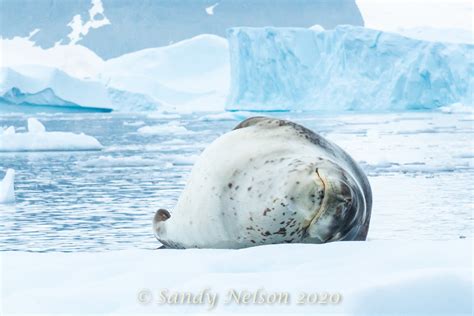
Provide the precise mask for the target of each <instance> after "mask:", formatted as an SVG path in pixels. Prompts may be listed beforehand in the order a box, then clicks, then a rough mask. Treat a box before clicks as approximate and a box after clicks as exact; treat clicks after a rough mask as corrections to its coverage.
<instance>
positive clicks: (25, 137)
mask: <svg viewBox="0 0 474 316" xmlns="http://www.w3.org/2000/svg"><path fill="white" fill-rule="evenodd" d="M101 149H102V145H101V144H100V142H99V141H98V140H97V139H95V138H94V137H92V136H89V135H85V134H84V133H81V134H75V133H70V132H47V131H46V128H45V127H44V125H43V124H42V123H41V122H40V121H38V120H37V119H35V118H29V119H28V131H27V132H25V133H16V132H15V129H14V128H13V127H9V128H7V129H6V130H5V131H3V132H0V152H2V151H3V152H6V151H10V152H11V151H75V150H101Z"/></svg>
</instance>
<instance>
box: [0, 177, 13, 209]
mask: <svg viewBox="0 0 474 316" xmlns="http://www.w3.org/2000/svg"><path fill="white" fill-rule="evenodd" d="M9 203H15V170H13V169H7V172H6V173H5V177H4V178H3V180H1V181H0V204H9Z"/></svg>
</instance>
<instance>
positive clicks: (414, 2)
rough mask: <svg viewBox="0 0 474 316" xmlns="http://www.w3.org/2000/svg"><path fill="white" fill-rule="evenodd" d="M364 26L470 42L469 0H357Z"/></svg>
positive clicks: (406, 34)
mask: <svg viewBox="0 0 474 316" xmlns="http://www.w3.org/2000/svg"><path fill="white" fill-rule="evenodd" d="M356 2H357V6H358V7H359V10H360V11H361V14H362V17H363V19H364V25H365V27H367V28H371V29H377V30H382V31H389V32H395V33H400V34H402V35H405V36H409V37H413V38H417V39H422V40H430V41H442V42H455V43H473V41H474V38H473V31H472V16H473V7H472V1H470V0H450V1H443V0H434V1H432V0H384V1H379V0H356Z"/></svg>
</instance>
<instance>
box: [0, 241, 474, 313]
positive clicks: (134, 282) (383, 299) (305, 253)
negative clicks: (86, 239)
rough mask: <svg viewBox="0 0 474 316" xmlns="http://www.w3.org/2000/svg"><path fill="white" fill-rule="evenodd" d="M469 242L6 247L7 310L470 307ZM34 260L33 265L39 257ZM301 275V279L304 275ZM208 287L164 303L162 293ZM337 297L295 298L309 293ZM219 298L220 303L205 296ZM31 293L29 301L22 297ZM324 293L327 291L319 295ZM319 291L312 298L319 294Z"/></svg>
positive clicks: (269, 310)
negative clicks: (277, 296)
mask: <svg viewBox="0 0 474 316" xmlns="http://www.w3.org/2000/svg"><path fill="white" fill-rule="evenodd" d="M471 247H472V240H470V239H466V240H452V241H438V242H435V241H368V242H336V243H330V244H324V245H311V244H281V245H269V246H259V247H253V248H247V249H242V250H210V249H209V250H206V249H201V250H198V249H190V250H126V251H109V252H100V253H97V252H95V253H87V252H72V253H56V252H50V253H28V252H2V270H3V271H4V272H5V273H4V274H3V281H2V286H3V290H2V301H3V313H5V314H8V313H13V312H15V313H20V314H23V313H35V312H37V311H38V310H41V312H42V313H45V314H53V313H70V312H72V311H77V310H80V311H81V313H86V314H92V313H94V314H95V313H100V314H105V313H109V314H117V313H127V314H135V315H136V314H142V313H146V314H156V313H171V312H174V313H177V312H179V313H184V312H187V313H207V312H209V311H210V310H211V311H212V312H213V313H218V314H223V313H237V314H244V313H256V314H267V313H268V314H274V313H275V312H277V311H278V312H281V313H294V314H296V313H297V314H299V313H305V314H321V313H324V314H334V313H337V314H338V315H385V314H387V313H391V314H394V315H395V314H396V315H402V314H403V315H406V314H412V315H430V314H445V315H447V314H450V315H455V314H466V315H469V314H470V313H471V311H472V281H473V280H472V257H471V255H472V248H471ZM31 262H34V263H35V264H34V265H32V264H31ZM303 276H304V277H303ZM165 289H166V290H167V291H168V292H164V293H167V297H168V298H170V297H171V296H170V295H171V294H173V293H184V292H190V293H192V294H193V295H199V294H200V293H202V292H203V291H206V292H205V293H207V294H208V295H205V296H204V300H203V301H202V302H201V303H200V304H196V305H193V304H186V300H185V301H184V303H182V304H173V300H172V299H170V301H169V303H166V304H160V303H159V302H161V300H160V296H159V294H160V293H161V291H164V290H165ZM231 290H233V291H236V292H238V293H245V292H243V291H248V293H256V292H257V291H258V293H260V294H263V295H269V294H270V293H274V292H278V293H288V294H289V295H288V300H287V302H288V304H278V303H276V304H273V305H272V304H262V303H260V304H259V303H258V300H257V301H256V302H254V301H253V299H252V298H251V299H250V300H249V301H248V303H241V304H237V303H236V302H235V300H231V299H230V297H231V296H230V295H229V293H230V292H229V291H231ZM323 292H326V293H328V294H330V295H331V296H332V295H335V294H339V295H340V296H341V297H342V300H341V301H340V302H339V303H337V304H331V303H327V304H310V303H306V304H298V302H299V301H303V302H306V300H307V299H309V297H308V296H307V297H306V298H305V299H304V300H301V297H302V294H303V293H307V295H309V294H312V293H320V294H322V293H323ZM209 294H210V295H212V297H215V298H216V300H215V301H214V304H211V303H212V300H208V298H211V296H209ZM25 297H27V298H28V302H27V303H25ZM321 297H322V295H321V296H320V298H321ZM313 299H314V296H313Z"/></svg>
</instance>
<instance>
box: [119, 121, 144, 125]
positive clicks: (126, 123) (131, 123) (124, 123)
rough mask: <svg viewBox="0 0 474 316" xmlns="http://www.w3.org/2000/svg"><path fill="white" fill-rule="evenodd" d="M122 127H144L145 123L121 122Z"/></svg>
mask: <svg viewBox="0 0 474 316" xmlns="http://www.w3.org/2000/svg"><path fill="white" fill-rule="evenodd" d="M123 125H125V126H142V125H145V122H143V121H136V122H123Z"/></svg>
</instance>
